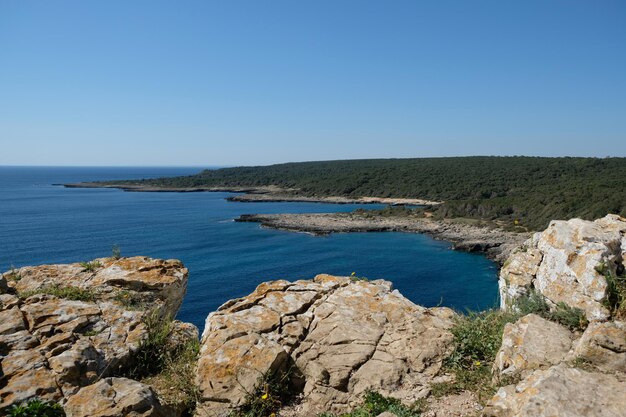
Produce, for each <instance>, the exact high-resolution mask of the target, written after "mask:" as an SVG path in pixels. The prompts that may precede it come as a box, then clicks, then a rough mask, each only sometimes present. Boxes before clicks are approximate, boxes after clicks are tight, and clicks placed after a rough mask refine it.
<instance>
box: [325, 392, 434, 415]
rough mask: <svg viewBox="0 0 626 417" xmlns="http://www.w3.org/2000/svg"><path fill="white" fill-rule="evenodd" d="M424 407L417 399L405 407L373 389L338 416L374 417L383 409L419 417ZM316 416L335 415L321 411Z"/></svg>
mask: <svg viewBox="0 0 626 417" xmlns="http://www.w3.org/2000/svg"><path fill="white" fill-rule="evenodd" d="M424 408H425V405H424V401H417V402H416V403H415V404H414V405H413V406H412V407H407V406H405V405H404V404H402V403H401V402H400V400H398V399H396V398H389V397H385V396H383V395H381V394H379V393H377V392H374V391H367V392H366V393H365V396H364V397H363V404H362V405H361V406H359V407H358V408H356V409H355V410H354V411H352V412H350V413H346V414H341V415H340V416H339V417H376V416H378V415H379V414H382V413H384V412H385V411H388V412H390V413H392V414H394V415H395V416H397V417H419V416H421V414H422V412H423V411H425V409H424ZM318 417H335V415H334V414H331V413H323V414H320V415H319V416H318Z"/></svg>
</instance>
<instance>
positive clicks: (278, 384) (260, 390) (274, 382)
mask: <svg viewBox="0 0 626 417" xmlns="http://www.w3.org/2000/svg"><path fill="white" fill-rule="evenodd" d="M291 376H292V375H291V372H290V371H287V372H267V373H265V374H264V375H261V376H260V377H259V380H258V381H257V388H256V389H255V390H254V392H250V393H248V395H247V396H246V400H245V403H244V405H243V406H241V407H240V408H239V409H238V410H237V411H235V412H233V413H231V415H230V417H270V416H272V417H273V416H275V415H276V414H277V413H278V411H279V410H280V408H281V407H282V405H283V404H285V403H286V402H288V401H289V399H290V398H291V396H292V392H291V391H290V389H289V388H290V381H291Z"/></svg>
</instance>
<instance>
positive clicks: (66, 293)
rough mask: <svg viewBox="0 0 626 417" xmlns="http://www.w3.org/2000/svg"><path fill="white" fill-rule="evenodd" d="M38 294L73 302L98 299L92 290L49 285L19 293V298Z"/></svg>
mask: <svg viewBox="0 0 626 417" xmlns="http://www.w3.org/2000/svg"><path fill="white" fill-rule="evenodd" d="M36 294H47V295H54V296H55V297H58V298H63V299H66V300H73V301H94V300H95V299H96V294H95V292H94V291H92V290H84V289H82V288H78V287H74V286H67V287H62V286H60V285H49V286H44V287H40V288H37V289H35V290H31V291H22V292H19V293H18V296H19V297H20V298H22V299H26V298H28V297H30V296H33V295H36Z"/></svg>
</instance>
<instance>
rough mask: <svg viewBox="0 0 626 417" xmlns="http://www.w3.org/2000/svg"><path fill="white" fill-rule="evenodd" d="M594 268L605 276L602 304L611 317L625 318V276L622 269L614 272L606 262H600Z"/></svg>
mask: <svg viewBox="0 0 626 417" xmlns="http://www.w3.org/2000/svg"><path fill="white" fill-rule="evenodd" d="M596 270H597V271H598V272H599V273H601V274H602V275H604V277H605V278H606V284H607V289H606V294H607V295H606V298H605V299H604V303H603V304H604V306H605V307H606V308H607V309H608V310H609V312H610V313H611V316H612V317H616V318H626V276H625V275H624V271H620V270H618V271H616V272H615V273H614V272H613V271H611V269H610V268H609V267H608V266H607V265H606V264H600V265H598V267H596ZM620 272H621V273H620Z"/></svg>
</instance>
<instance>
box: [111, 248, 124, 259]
mask: <svg viewBox="0 0 626 417" xmlns="http://www.w3.org/2000/svg"><path fill="white" fill-rule="evenodd" d="M111 257H112V258H113V259H120V258H121V257H122V250H121V249H120V247H119V245H113V247H112V248H111Z"/></svg>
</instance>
